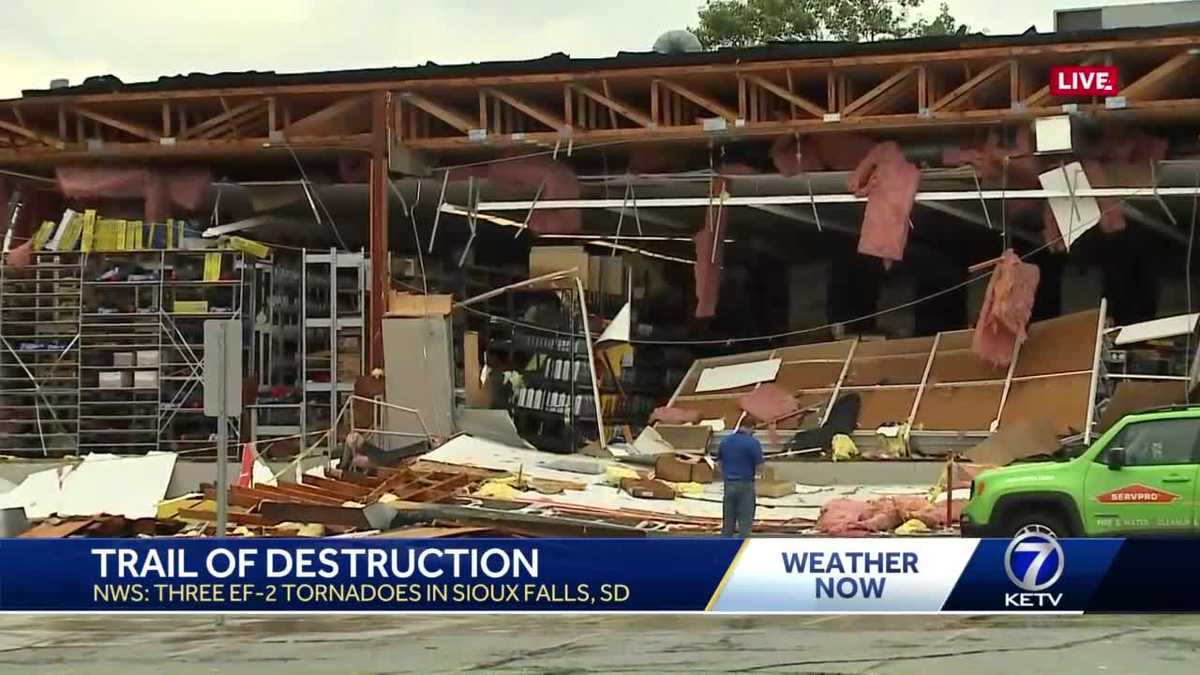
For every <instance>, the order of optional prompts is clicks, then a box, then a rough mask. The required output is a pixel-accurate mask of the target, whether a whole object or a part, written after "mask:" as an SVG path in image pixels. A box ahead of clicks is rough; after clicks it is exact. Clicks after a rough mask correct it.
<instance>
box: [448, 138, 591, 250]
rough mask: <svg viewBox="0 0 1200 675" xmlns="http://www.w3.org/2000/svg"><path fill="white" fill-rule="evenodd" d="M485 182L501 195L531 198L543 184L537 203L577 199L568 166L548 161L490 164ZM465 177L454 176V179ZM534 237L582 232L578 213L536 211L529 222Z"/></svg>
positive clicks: (574, 179)
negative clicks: (487, 181)
mask: <svg viewBox="0 0 1200 675" xmlns="http://www.w3.org/2000/svg"><path fill="white" fill-rule="evenodd" d="M486 171H487V174H486V175H487V179H488V180H489V181H490V182H491V184H492V185H493V186H494V187H495V188H496V189H497V190H498V191H499V192H500V194H501V196H505V193H510V194H515V195H516V196H532V195H533V194H536V193H537V190H538V187H539V186H541V185H542V182H543V181H545V187H543V188H542V193H541V196H539V197H538V200H539V201H549V200H554V199H579V197H580V194H581V192H580V188H579V178H578V176H576V175H575V170H574V169H572V168H571V167H570V166H569V165H567V164H564V163H563V162H560V161H558V160H555V159H553V158H550V157H526V158H522V159H514V160H509V161H502V162H494V163H492V164H489V165H488V167H487V169H486ZM466 175H467V174H462V173H459V172H455V173H454V175H453V177H454V178H459V177H465V176H466ZM529 229H530V230H533V232H534V234H568V233H571V232H578V231H580V230H581V229H583V221H582V219H581V217H580V214H579V209H537V210H535V211H534V212H533V216H532V217H531V218H530V219H529Z"/></svg>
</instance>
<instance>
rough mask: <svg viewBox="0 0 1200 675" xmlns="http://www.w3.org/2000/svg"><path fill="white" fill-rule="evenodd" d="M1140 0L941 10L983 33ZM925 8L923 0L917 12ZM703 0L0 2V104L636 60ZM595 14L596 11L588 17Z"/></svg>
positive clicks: (952, 0) (980, 1) (968, 2)
mask: <svg viewBox="0 0 1200 675" xmlns="http://www.w3.org/2000/svg"><path fill="white" fill-rule="evenodd" d="M1137 1H1140V0H1058V1H1054V0H1049V1H1047V0H998V1H997V0H947V3H948V4H949V5H950V8H951V11H952V13H953V14H954V15H955V16H956V17H957V18H958V19H959V21H963V22H966V23H967V24H969V25H970V26H971V27H972V28H974V29H984V30H986V31H987V32H988V33H991V34H993V35H998V34H1006V33H1020V32H1022V31H1024V30H1025V29H1026V28H1028V27H1029V26H1030V25H1037V27H1038V29H1039V30H1050V29H1051V28H1052V26H1053V15H1054V9H1064V8H1068V7H1092V6H1097V5H1100V4H1109V5H1113V4H1132V3H1133V2H1137ZM937 2H938V0H926V5H928V6H929V9H932V8H933V7H934V6H936V4H937ZM701 4H703V0H601V2H576V1H573V0H251V1H246V0H200V1H192V2H182V1H176V0H165V1H159V2H154V1H153V0H50V1H47V0H3V1H2V2H0V98H10V97H16V96H19V95H20V90H21V89H22V88H44V87H46V86H47V85H48V84H49V82H50V80H51V79H53V78H56V77H65V78H67V79H69V80H70V81H71V84H78V83H79V82H82V81H83V79H84V78H85V77H87V76H89V75H100V74H114V75H116V76H118V77H120V78H121V79H122V80H124V81H125V82H135V81H141V80H151V79H155V78H157V77H158V76H160V75H175V74H179V73H190V72H208V73H215V72H222V71H231V70H274V71H277V72H296V71H306V70H338V69H344V68H363V67H381V66H407V65H415V64H420V63H425V62H426V61H434V62H437V63H442V64H452V63H464V62H472V61H494V60H514V59H529V58H536V57H539V56H545V55H546V54H550V53H553V52H565V53H567V54H570V55H571V56H577V57H581V56H608V55H611V54H614V53H616V52H618V51H622V50H624V51H646V50H648V49H649V48H650V46H651V45H652V44H653V43H654V39H655V38H656V37H658V35H660V34H661V33H662V32H663V31H666V30H670V29H674V28H686V27H687V26H688V25H690V24H693V23H695V17H696V9H697V7H699V6H700V5H701ZM601 7H603V9H599V8H601Z"/></svg>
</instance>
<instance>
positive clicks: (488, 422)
mask: <svg viewBox="0 0 1200 675" xmlns="http://www.w3.org/2000/svg"><path fill="white" fill-rule="evenodd" d="M454 421H455V422H456V423H457V424H458V430H459V431H461V432H463V433H466V434H469V435H471V436H474V437H476V438H483V439H487V440H489V441H494V442H496V443H500V444H503V445H508V446H511V447H514V448H525V449H527V450H533V449H534V448H533V446H532V445H530V444H529V442H528V441H526V440H525V439H524V438H521V434H520V433H518V432H517V426H516V424H514V423H513V419H512V416H511V415H509V414H508V411H507V410H492V409H483V408H458V410H456V411H455V413H454Z"/></svg>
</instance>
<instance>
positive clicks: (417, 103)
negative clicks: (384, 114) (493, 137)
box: [400, 92, 500, 134]
mask: <svg viewBox="0 0 1200 675" xmlns="http://www.w3.org/2000/svg"><path fill="white" fill-rule="evenodd" d="M400 98H401V99H402V100H404V101H405V102H406V103H409V104H411V105H412V106H413V107H415V108H420V109H421V110H424V111H425V112H427V113H429V114H430V115H433V116H434V117H436V118H438V119H439V120H441V121H443V122H445V123H446V124H449V125H450V126H452V127H454V128H455V129H458V130H459V131H461V132H463V133H464V134H465V133H467V132H469V131H470V130H471V129H472V128H474V126H475V122H474V121H473V120H471V118H469V117H467V116H466V115H463V114H462V113H459V112H456V111H454V110H451V109H449V108H447V107H445V106H443V105H441V104H439V103H435V102H433V101H431V100H429V99H427V98H425V97H424V96H422V95H420V94H414V93H412V92H403V93H401V94H400ZM496 124H497V126H499V124H500V119H499V118H497V119H496Z"/></svg>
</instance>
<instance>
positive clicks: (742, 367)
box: [696, 359, 783, 394]
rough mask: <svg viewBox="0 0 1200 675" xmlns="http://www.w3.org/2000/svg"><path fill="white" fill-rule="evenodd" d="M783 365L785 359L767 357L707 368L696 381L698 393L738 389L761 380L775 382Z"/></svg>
mask: <svg viewBox="0 0 1200 675" xmlns="http://www.w3.org/2000/svg"><path fill="white" fill-rule="evenodd" d="M781 365H783V359H767V360H765V361H752V362H750V363H737V364H734V365H732V366H717V367H715V368H705V369H704V370H703V371H702V372H701V373H700V381H699V382H697V383H696V393H697V394H699V393H702V392H706V391H721V390H722V389H737V388H738V387H746V386H749V385H751V384H758V383H759V382H773V381H774V380H775V378H776V376H778V375H779V366H781Z"/></svg>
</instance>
